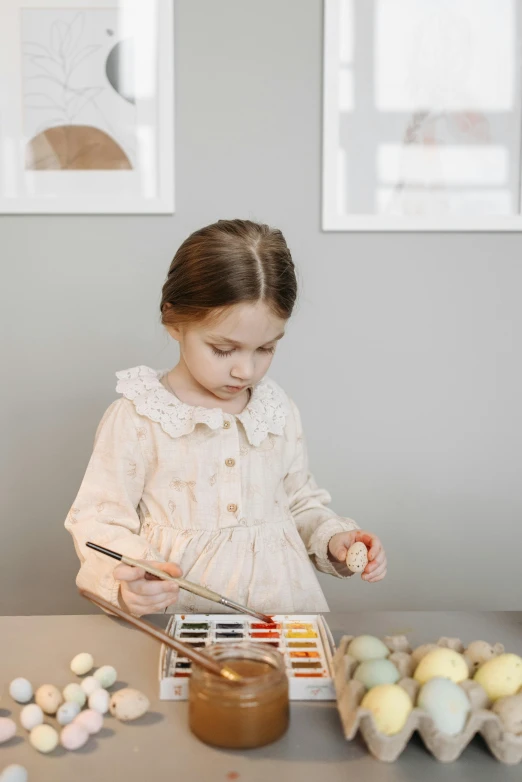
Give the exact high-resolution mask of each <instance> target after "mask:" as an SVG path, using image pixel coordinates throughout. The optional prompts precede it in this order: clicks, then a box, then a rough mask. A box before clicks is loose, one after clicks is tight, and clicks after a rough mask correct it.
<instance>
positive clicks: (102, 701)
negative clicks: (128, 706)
mask: <svg viewBox="0 0 522 782" xmlns="http://www.w3.org/2000/svg"><path fill="white" fill-rule="evenodd" d="M110 700H111V696H110V695H109V693H108V692H107V690H95V691H94V692H93V693H92V695H89V709H94V711H99V712H100V714H107V712H108V711H109V703H110Z"/></svg>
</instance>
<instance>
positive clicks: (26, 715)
mask: <svg viewBox="0 0 522 782" xmlns="http://www.w3.org/2000/svg"><path fill="white" fill-rule="evenodd" d="M43 721H44V713H43V711H42V709H41V708H40V706H38V704H37V703H30V704H29V705H28V706H24V708H23V709H22V711H21V712H20V723H21V725H22V728H25V729H26V730H32V729H33V728H36V726H37V725H41V724H42V722H43Z"/></svg>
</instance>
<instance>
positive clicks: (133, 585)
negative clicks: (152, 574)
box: [127, 578, 179, 598]
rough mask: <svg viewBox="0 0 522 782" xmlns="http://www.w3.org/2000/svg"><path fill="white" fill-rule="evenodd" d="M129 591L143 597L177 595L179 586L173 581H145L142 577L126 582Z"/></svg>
mask: <svg viewBox="0 0 522 782" xmlns="http://www.w3.org/2000/svg"><path fill="white" fill-rule="evenodd" d="M127 588H128V590H129V592H133V593H134V594H135V595H142V596H144V597H154V598H156V597H158V595H164V594H165V595H169V596H170V597H172V595H177V594H178V592H179V586H178V585H177V584H176V583H175V582H174V581H159V580H158V581H146V580H145V579H144V578H143V579H141V580H139V581H131V582H130V583H128V584H127Z"/></svg>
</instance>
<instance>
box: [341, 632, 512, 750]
mask: <svg viewBox="0 0 522 782" xmlns="http://www.w3.org/2000/svg"><path fill="white" fill-rule="evenodd" d="M354 637H355V636H351V635H346V636H343V638H342V639H341V642H340V644H339V647H338V648H337V651H336V653H335V655H334V658H333V671H334V685H335V691H336V696H337V708H338V710H339V714H340V717H341V722H342V725H343V728H344V734H345V737H346V738H347V739H348V741H351V740H352V739H354V738H355V736H356V735H357V732H358V731H360V732H361V734H362V737H363V739H364V741H365V743H366V746H367V747H368V749H369V751H370V752H371V754H372V755H374V757H376V758H377V759H378V760H381V761H385V762H388V763H392V762H393V761H395V760H397V758H398V757H399V755H400V754H401V753H402V752H403V751H404V749H405V748H406V746H407V744H408V741H409V740H410V738H411V736H412V734H413V733H414V732H415V731H418V732H419V734H420V736H421V737H422V740H423V742H424V744H425V746H426V747H427V749H428V750H429V751H430V752H431V754H432V755H433V756H434V757H435V758H436V759H437V760H439V761H441V762H443V763H451V762H453V761H454V760H457V758H458V757H459V756H460V755H461V753H462V752H463V751H464V750H465V749H466V747H467V746H468V744H469V743H470V741H471V740H472V739H473V737H474V736H475V734H477V733H479V734H480V735H481V736H482V737H483V738H484V740H485V742H486V744H487V746H488V747H489V749H490V751H491V753H492V754H493V755H494V756H495V758H496V759H497V760H499V761H501V762H502V763H506V764H509V765H515V764H516V763H520V761H521V760H522V736H517V735H515V734H513V733H508V732H507V731H506V730H505V728H504V727H503V725H502V722H501V721H500V719H499V717H498V716H497V715H496V714H495V713H494V712H492V711H490V709H489V708H488V706H490V705H491V704H490V703H489V702H488V697H487V695H486V692H485V690H484V689H483V688H482V687H481V686H480V684H478V683H477V682H475V681H473V679H467V680H466V681H464V682H462V683H461V684H460V686H461V687H462V688H463V689H464V690H465V692H466V693H467V695H468V698H469V701H470V703H471V712H470V714H469V716H468V720H467V722H466V725H465V728H464V730H463V732H462V733H460V734H459V735H457V736H448V735H445V734H443V733H440V732H439V731H438V730H437V728H436V727H435V724H434V722H433V720H432V718H431V717H430V716H429V715H428V714H427V713H426V712H425V711H422V710H421V709H419V708H417V707H415V708H414V709H413V711H412V712H411V714H410V716H409V717H408V721H407V722H406V725H405V726H404V728H403V729H402V730H401V732H400V733H397V734H396V735H395V736H385V735H383V734H382V733H379V731H378V730H377V728H376V725H375V722H374V719H373V716H372V714H371V713H370V712H369V711H368V710H367V709H363V708H361V706H360V703H361V701H362V699H363V697H364V695H365V693H366V689H365V687H364V685H363V684H361V683H360V682H358V681H356V680H354V679H353V678H352V677H353V674H354V672H355V669H356V667H357V665H358V662H357V661H356V660H354V659H353V658H352V657H350V656H349V655H347V649H348V646H349V644H350V642H351V641H352V640H353V638H354ZM383 640H384V643H385V644H386V646H387V647H388V649H389V650H390V656H389V658H388V659H389V660H390V661H391V662H393V663H394V664H395V665H396V667H397V668H398V670H399V673H400V674H401V677H402V678H401V679H400V680H399V681H398V684H399V685H400V686H401V687H403V689H404V690H406V692H407V693H408V695H409V696H410V698H411V700H412V701H413V703H416V700H417V695H418V691H419V689H420V685H419V684H418V682H416V681H415V679H413V678H412V677H413V673H414V669H415V662H414V660H412V657H411V655H412V651H413V650H412V649H411V647H410V646H409V643H408V640H407V638H406V637H405V636H387V637H386V638H384V639H383ZM436 646H440V647H445V648H449V649H453V650H454V651H456V652H459V653H463V652H464V651H465V647H464V644H462V642H461V641H460V640H459V639H458V638H440V639H439V640H438V641H437V644H436ZM494 651H495V654H502V652H503V651H504V647H503V646H502V644H496V645H495V646H494ZM470 675H472V674H470Z"/></svg>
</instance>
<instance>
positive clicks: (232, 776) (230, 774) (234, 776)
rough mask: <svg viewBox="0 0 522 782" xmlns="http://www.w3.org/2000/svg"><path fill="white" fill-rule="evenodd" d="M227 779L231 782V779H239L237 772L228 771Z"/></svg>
mask: <svg viewBox="0 0 522 782" xmlns="http://www.w3.org/2000/svg"><path fill="white" fill-rule="evenodd" d="M227 779H230V780H233V779H239V774H238V773H237V771H229V772H228V774H227Z"/></svg>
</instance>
